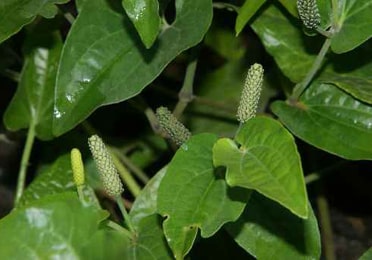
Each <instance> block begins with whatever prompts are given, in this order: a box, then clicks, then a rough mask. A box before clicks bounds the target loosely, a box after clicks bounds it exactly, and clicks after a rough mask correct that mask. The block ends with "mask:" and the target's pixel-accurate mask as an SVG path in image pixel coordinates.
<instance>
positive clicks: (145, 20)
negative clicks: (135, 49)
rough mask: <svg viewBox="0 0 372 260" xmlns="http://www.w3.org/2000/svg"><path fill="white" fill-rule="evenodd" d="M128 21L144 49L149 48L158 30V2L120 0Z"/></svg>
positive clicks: (151, 0) (152, 0) (149, 0)
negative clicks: (130, 22) (132, 25)
mask: <svg viewBox="0 0 372 260" xmlns="http://www.w3.org/2000/svg"><path fill="white" fill-rule="evenodd" d="M122 4H123V7H124V9H125V12H126V13H127V15H128V17H129V19H130V20H131V21H132V23H133V24H134V27H136V29H137V32H138V34H139V36H140V37H141V40H142V42H143V44H145V46H146V48H150V47H151V46H152V45H153V43H154V41H155V39H156V36H157V35H158V33H159V30H160V22H161V20H160V16H159V3H158V0H122Z"/></svg>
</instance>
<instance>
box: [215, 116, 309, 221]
mask: <svg viewBox="0 0 372 260" xmlns="http://www.w3.org/2000/svg"><path fill="white" fill-rule="evenodd" d="M235 140H236V142H237V143H238V144H239V146H238V144H236V143H235V142H234V141H233V140H231V139H228V138H222V139H219V140H218V141H217V142H216V144H215V145H214V147H213V162H214V165H215V166H226V168H227V170H226V181H227V183H228V184H229V185H230V186H239V187H244V188H247V189H253V190H256V191H258V192H259V193H261V194H263V195H264V196H266V197H268V198H270V199H272V200H274V201H276V202H278V203H280V204H281V205H283V206H284V207H286V208H288V209H289V210H290V211H291V212H293V213H294V214H296V215H297V216H299V217H302V218H307V215H308V209H307V195H306V187H305V181H304V177H303V173H302V168H301V161H300V156H299V154H298V152H297V148H296V144H295V142H294V138H293V136H292V135H291V134H290V133H289V132H288V131H287V130H286V129H285V128H284V127H283V126H282V125H281V124H280V123H279V122H277V121H276V120H274V119H271V118H267V117H256V118H253V119H250V120H248V121H247V122H246V123H245V124H244V125H242V127H241V129H240V131H239V133H238V134H237V136H236V138H235Z"/></svg>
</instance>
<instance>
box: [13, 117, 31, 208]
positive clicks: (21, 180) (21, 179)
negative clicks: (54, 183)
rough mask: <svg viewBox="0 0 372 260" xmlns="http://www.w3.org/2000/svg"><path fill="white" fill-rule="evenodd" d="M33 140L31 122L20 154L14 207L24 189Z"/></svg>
mask: <svg viewBox="0 0 372 260" xmlns="http://www.w3.org/2000/svg"><path fill="white" fill-rule="evenodd" d="M34 140H35V124H34V122H31V123H30V127H29V128H28V132H27V138H26V143H25V147H24V148H23V154H22V159H21V166H20V169H19V175H18V182H17V190H16V196H15V205H17V204H18V203H19V200H20V199H21V197H22V194H23V191H24V188H25V183H26V174H27V167H28V165H29V160H30V155H31V150H32V146H33V144H34Z"/></svg>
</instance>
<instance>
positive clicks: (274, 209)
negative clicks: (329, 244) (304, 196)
mask: <svg viewBox="0 0 372 260" xmlns="http://www.w3.org/2000/svg"><path fill="white" fill-rule="evenodd" d="M309 209H310V210H309V217H308V219H306V220H305V219H300V218H297V217H295V216H294V215H292V214H290V213H289V212H288V211H287V210H284V209H283V208H282V207H280V206H278V205H277V204H275V203H273V202H272V201H270V200H268V199H266V198H264V197H262V196H261V195H259V194H257V193H255V194H253V195H252V198H251V199H250V200H249V202H248V204H247V206H246V208H245V211H244V213H243V214H242V215H241V216H240V218H239V219H238V220H237V221H236V222H234V223H229V224H227V225H226V229H227V231H228V232H229V233H230V235H231V236H232V237H233V238H234V239H235V241H236V242H237V243H238V244H239V245H240V246H241V247H242V248H244V249H245V250H246V251H247V252H249V253H250V254H252V255H253V256H255V257H256V258H257V259H277V260H287V259H296V260H297V259H298V260H300V259H306V260H309V259H314V260H317V259H319V258H320V252H321V251H320V235H319V230H318V224H317V221H316V218H315V216H314V213H313V211H312V210H311V206H310V204H309Z"/></svg>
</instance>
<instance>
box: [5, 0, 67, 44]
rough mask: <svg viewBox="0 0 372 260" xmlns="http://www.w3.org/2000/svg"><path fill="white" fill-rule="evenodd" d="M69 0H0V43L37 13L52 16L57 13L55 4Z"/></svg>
mask: <svg viewBox="0 0 372 260" xmlns="http://www.w3.org/2000/svg"><path fill="white" fill-rule="evenodd" d="M68 1H69V0H46V1H40V0H28V1H24V0H1V4H0V24H1V26H0V43H1V42H3V41H5V40H6V39H8V38H9V37H10V36H12V35H13V34H15V33H17V32H18V31H19V30H21V28H22V27H23V26H24V25H26V24H28V23H30V22H32V21H33V20H34V19H35V17H36V16H37V15H41V16H44V17H46V18H52V17H54V16H55V15H56V14H57V11H58V8H57V7H56V6H55V4H64V3H67V2H68Z"/></svg>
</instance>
